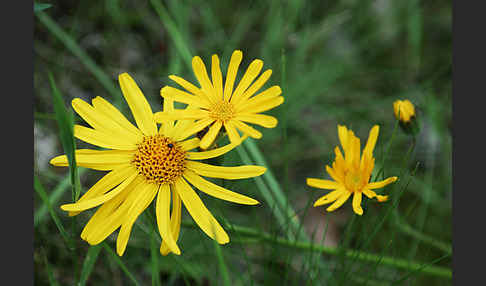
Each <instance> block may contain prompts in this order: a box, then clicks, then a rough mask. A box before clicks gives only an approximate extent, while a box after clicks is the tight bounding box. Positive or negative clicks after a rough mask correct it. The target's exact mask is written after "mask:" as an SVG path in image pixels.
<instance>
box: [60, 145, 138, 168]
mask: <svg viewBox="0 0 486 286" xmlns="http://www.w3.org/2000/svg"><path fill="white" fill-rule="evenodd" d="M133 156H134V152H133V151H124V150H91V149H78V150H76V152H75V158H76V165H77V166H80V167H85V168H90V169H95V170H101V171H109V170H113V169H116V168H119V167H120V166H121V165H126V164H129V163H130V161H131V160H132V159H133ZM50 163H51V164H52V165H54V166H60V167H67V166H69V162H68V158H67V156H66V155H61V156H57V157H54V158H52V159H51V161H50Z"/></svg>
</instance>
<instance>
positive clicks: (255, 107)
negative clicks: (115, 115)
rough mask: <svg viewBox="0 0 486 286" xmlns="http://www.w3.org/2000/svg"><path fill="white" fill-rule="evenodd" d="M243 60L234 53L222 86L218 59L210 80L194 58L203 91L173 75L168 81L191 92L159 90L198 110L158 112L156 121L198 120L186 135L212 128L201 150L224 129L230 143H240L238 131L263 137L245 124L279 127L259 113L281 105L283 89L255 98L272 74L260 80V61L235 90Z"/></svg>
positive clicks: (276, 86) (250, 67)
mask: <svg viewBox="0 0 486 286" xmlns="http://www.w3.org/2000/svg"><path fill="white" fill-rule="evenodd" d="M242 58H243V53H242V52H241V51H239V50H236V51H234V52H233V54H232V56H231V59H230V63H229V66H228V72H227V74H226V80H225V82H224V86H223V75H222V73H221V69H220V64H219V58H218V56H217V55H213V56H212V65H211V79H210V78H209V76H208V73H207V71H206V67H205V65H204V63H203V61H202V60H201V58H200V57H197V56H196V57H194V58H193V59H192V67H193V70H194V74H195V76H196V78H197V80H198V81H199V84H200V85H201V88H199V87H196V86H195V85H193V84H191V83H189V82H188V81H186V80H184V79H183V78H180V77H178V76H175V75H171V76H169V78H170V79H172V80H173V81H175V82H176V83H177V84H179V85H180V86H182V87H183V88H185V89H186V90H187V91H188V92H185V91H182V90H179V89H176V88H174V87H171V86H165V87H163V88H162V89H161V90H160V95H161V96H162V97H163V98H164V99H172V100H175V101H178V102H182V103H186V104H188V105H189V106H193V107H196V108H195V110H194V109H186V110H174V111H172V112H165V111H164V112H158V113H156V114H155V120H156V121H157V122H164V121H165V120H170V119H172V120H173V119H194V120H197V121H196V123H195V124H194V125H193V126H191V128H189V129H187V130H185V133H195V132H198V131H200V130H203V129H204V128H206V127H208V126H209V129H208V131H207V132H206V133H205V134H204V136H203V137H202V138H201V144H200V147H201V148H202V149H207V148H208V147H209V146H210V145H211V144H212V143H213V141H214V140H215V138H216V136H217V135H218V133H219V131H220V130H221V128H222V127H224V128H225V130H226V133H227V134H228V137H229V139H230V141H231V142H239V141H240V135H239V134H238V131H237V130H240V131H241V132H243V133H244V134H247V135H248V136H250V137H252V138H256V139H259V138H261V137H262V134H261V133H260V132H259V131H258V130H256V129H254V128H253V127H251V126H250V125H248V124H246V123H252V124H257V125H260V126H263V127H266V128H273V127H275V126H277V123H278V121H277V119H276V118H275V117H273V116H269V115H265V114H260V113H261V112H263V111H267V110H270V109H272V108H274V107H276V106H278V105H280V104H282V103H283V102H284V98H283V97H282V96H280V94H281V93H282V90H281V89H280V87H279V86H278V85H274V86H272V87H270V88H268V89H266V90H264V91H262V92H260V93H258V94H257V95H254V94H255V93H256V92H257V91H258V90H259V89H260V88H261V87H262V86H263V85H264V84H265V82H267V80H268V79H269V78H270V75H271V74H272V70H270V69H269V70H266V71H265V72H264V73H262V74H261V75H260V76H259V77H258V75H259V73H260V71H261V69H262V67H263V61H261V60H259V59H257V60H254V61H253V62H252V63H251V64H250V65H249V67H248V69H247V70H246V72H245V73H244V75H243V77H242V78H241V80H240V81H239V83H238V85H237V87H236V88H235V89H233V86H234V84H235V79H236V74H237V73H238V67H239V65H240V63H241V60H242ZM257 77H258V78H257ZM255 79H256V80H255ZM254 80H255V81H254ZM245 122H246V123H245Z"/></svg>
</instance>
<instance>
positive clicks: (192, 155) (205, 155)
mask: <svg viewBox="0 0 486 286" xmlns="http://www.w3.org/2000/svg"><path fill="white" fill-rule="evenodd" d="M246 138H248V135H245V136H243V137H242V138H241V139H240V142H236V143H233V142H231V143H230V144H227V145H225V146H223V147H219V148H215V149H211V150H208V151H201V152H187V153H186V158H187V159H189V160H204V159H210V158H214V157H218V156H221V155H223V154H226V153H228V152H229V151H231V150H233V149H234V148H235V147H237V146H239V145H240V144H241V142H243V140H245V139H246Z"/></svg>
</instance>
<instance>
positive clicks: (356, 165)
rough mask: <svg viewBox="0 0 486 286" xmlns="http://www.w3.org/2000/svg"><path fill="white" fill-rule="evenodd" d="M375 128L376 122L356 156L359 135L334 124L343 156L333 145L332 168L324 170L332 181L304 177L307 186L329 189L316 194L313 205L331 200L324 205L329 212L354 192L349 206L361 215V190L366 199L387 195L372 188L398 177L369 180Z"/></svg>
mask: <svg viewBox="0 0 486 286" xmlns="http://www.w3.org/2000/svg"><path fill="white" fill-rule="evenodd" d="M378 132H379V126H378V125H375V126H373V128H371V131H370V134H369V137H368V141H367V142H366V145H365V147H364V149H363V155H362V156H361V157H360V140H359V138H358V137H356V136H355V135H354V133H353V131H352V130H348V129H347V128H346V126H341V125H338V135H339V140H340V141H341V146H342V148H343V151H344V156H343V154H342V153H341V150H340V149H339V147H338V146H336V148H335V149H334V152H335V154H336V158H335V161H334V162H333V163H332V168H331V167H329V166H328V165H326V171H327V173H328V174H329V175H330V176H331V178H332V179H333V180H334V181H332V180H322V179H317V178H307V185H309V186H311V187H316V188H320V189H328V190H333V191H332V192H330V193H328V194H327V195H325V196H322V197H321V198H319V199H318V200H317V201H316V202H315V203H314V207H317V206H322V205H324V204H329V203H332V202H334V203H333V204H332V205H330V206H329V207H328V208H327V209H326V210H327V211H328V212H332V211H334V210H336V209H337V208H339V207H340V206H342V205H343V204H344V203H345V202H346V201H347V200H348V198H349V197H350V196H351V195H352V194H354V196H353V210H354V212H355V213H356V214H358V215H362V214H363V209H362V208H361V199H362V194H364V195H365V196H367V197H368V198H370V199H372V198H375V197H376V199H377V200H378V201H379V202H384V201H386V200H387V199H388V196H381V195H377V194H376V193H375V192H374V191H372V189H378V188H383V187H384V186H386V185H388V184H390V183H393V182H395V181H396V180H397V179H398V177H390V178H387V179H385V180H383V181H379V182H373V183H370V182H369V180H370V177H371V172H372V171H373V168H374V165H375V158H373V149H374V148H375V144H376V140H377V139H378Z"/></svg>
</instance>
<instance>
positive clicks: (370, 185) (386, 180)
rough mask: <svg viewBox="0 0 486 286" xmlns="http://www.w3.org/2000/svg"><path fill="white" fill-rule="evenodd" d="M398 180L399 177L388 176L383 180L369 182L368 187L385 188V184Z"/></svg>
mask: <svg viewBox="0 0 486 286" xmlns="http://www.w3.org/2000/svg"><path fill="white" fill-rule="evenodd" d="M396 180H398V177H389V178H386V179H385V180H383V181H379V182H373V183H368V185H367V187H368V189H371V190H373V189H379V188H383V187H384V186H386V185H388V184H391V183H393V182H395V181H396Z"/></svg>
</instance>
